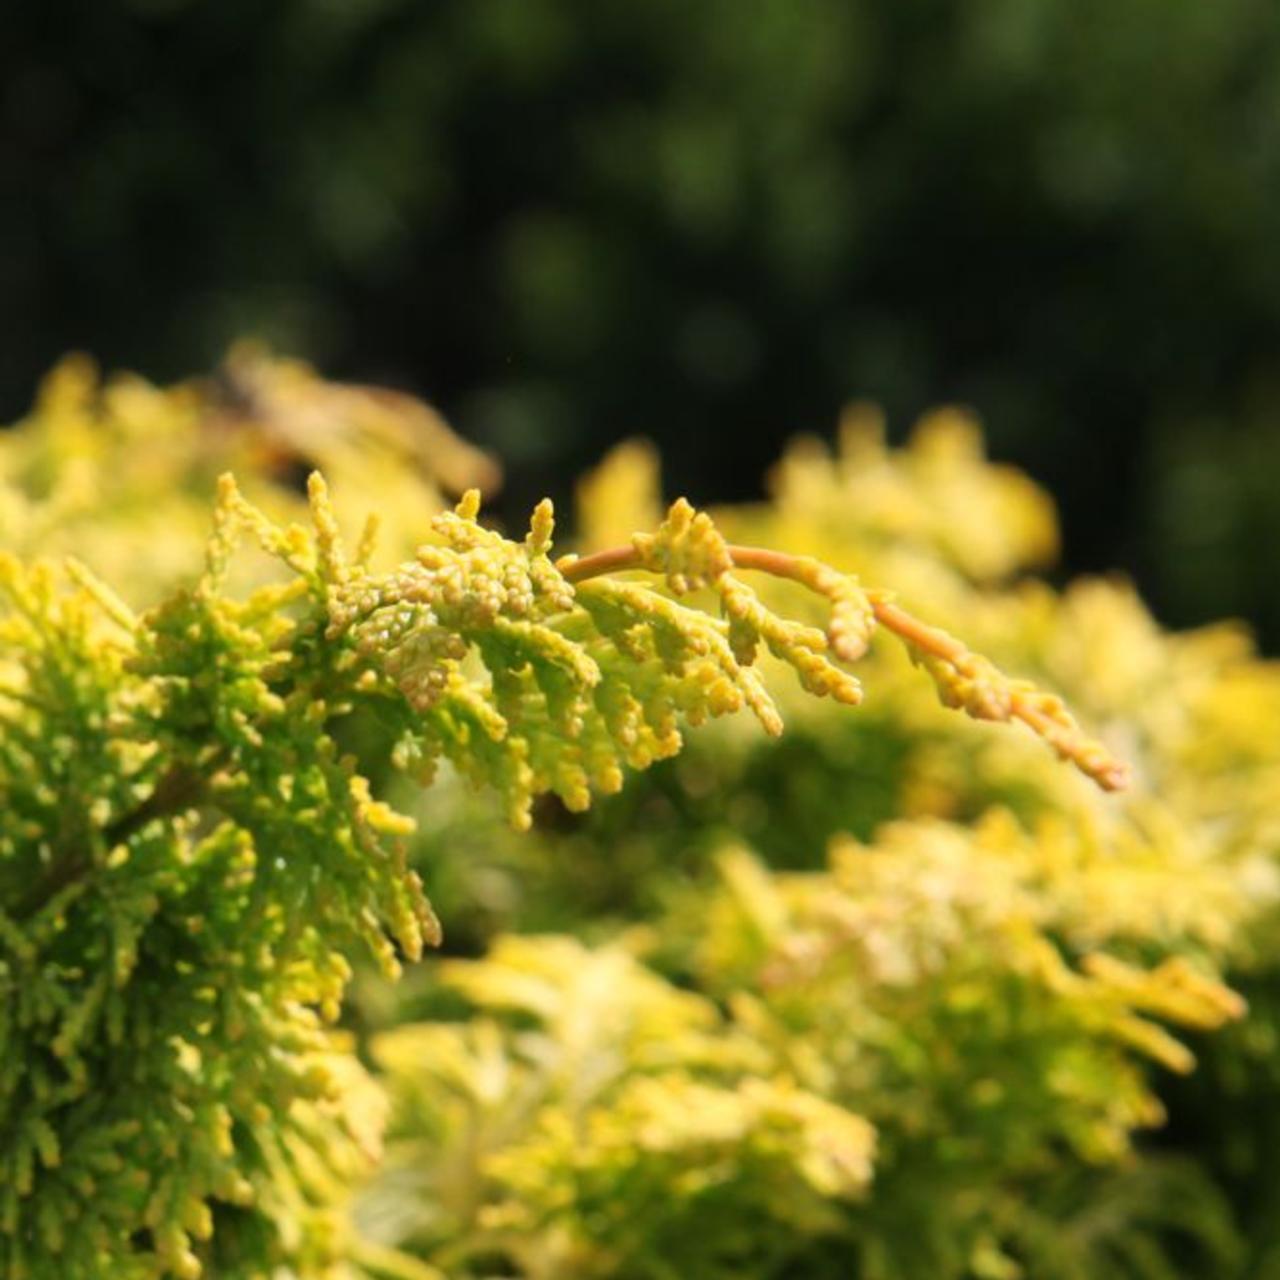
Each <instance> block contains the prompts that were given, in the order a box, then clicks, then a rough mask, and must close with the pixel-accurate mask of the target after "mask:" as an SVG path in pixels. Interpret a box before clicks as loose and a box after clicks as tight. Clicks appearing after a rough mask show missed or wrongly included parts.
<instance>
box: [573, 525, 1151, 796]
mask: <svg viewBox="0 0 1280 1280" xmlns="http://www.w3.org/2000/svg"><path fill="white" fill-rule="evenodd" d="M726 549H727V551H728V552H729V558H730V560H731V561H732V562H733V566H734V568H736V569H757V570H759V571H760V572H762V573H768V574H772V575H773V576H774V577H775V578H787V579H790V580H791V581H793V582H799V583H801V584H803V585H810V579H809V576H808V575H807V574H806V571H805V566H804V565H803V564H802V562H801V561H800V560H799V559H798V558H797V557H796V556H793V555H789V554H788V553H787V552H785V551H773V550H770V549H769V548H767V547H741V546H734V545H732V544H730V545H729V546H728V547H727V548H726ZM556 567H557V568H558V569H559V570H560V572H561V573H562V574H563V575H564V576H565V577H566V578H567V579H568V580H569V581H570V582H582V581H585V580H586V579H587V578H595V577H599V576H600V575H601V574H605V573H619V572H621V571H623V570H626V569H642V568H644V565H643V563H642V561H641V556H640V553H639V552H638V551H637V550H636V549H635V548H634V547H610V548H609V549H608V550H607V551H596V552H593V553H592V554H591V555H588V556H582V557H581V558H579V557H577V556H564V557H562V558H561V559H560V560H558V561H557V562H556ZM867 599H868V601H869V602H870V604H871V610H872V612H873V613H874V614H875V618H876V621H877V622H878V623H879V624H880V625H881V626H882V627H884V629H885V630H886V631H891V632H893V634H894V635H896V636H898V638H899V639H901V640H903V641H904V642H905V643H906V644H907V645H908V646H910V648H912V649H913V650H915V651H916V652H918V653H923V654H928V655H929V656H931V657H934V658H938V659H940V660H941V661H943V662H946V663H947V664H949V665H950V666H952V667H955V668H961V667H962V666H963V664H964V663H966V662H967V661H969V660H970V659H971V658H972V657H973V654H972V653H971V652H970V650H969V649H967V648H966V647H965V645H964V644H963V643H962V642H961V641H959V640H957V639H956V638H955V636H953V635H949V634H948V633H947V632H946V631H943V630H942V629H941V628H940V627H933V626H930V625H929V624H928V623H927V622H922V621H921V620H920V619H919V618H917V617H916V616H915V615H914V614H911V613H908V612H907V611H906V610H905V609H902V608H900V607H899V606H898V605H896V604H894V603H893V602H892V601H891V600H889V599H888V598H887V597H886V596H885V595H884V594H883V593H882V592H879V591H868V592H867ZM1008 714H1009V717H1010V718H1011V719H1015V720H1021V721H1022V723H1023V724H1025V725H1026V726H1027V727H1028V728H1030V729H1031V730H1032V731H1033V732H1035V733H1037V734H1039V736H1040V737H1042V738H1044V739H1045V741H1046V742H1048V743H1050V744H1051V745H1052V746H1053V747H1054V748H1055V750H1057V752H1058V753H1059V754H1060V755H1062V756H1063V757H1064V758H1067V759H1071V760H1074V761H1075V762H1076V764H1077V765H1078V766H1079V767H1080V768H1081V769H1083V770H1084V772H1085V773H1087V774H1089V776H1090V777H1092V778H1093V779H1094V780H1095V781H1096V782H1097V783H1098V784H1099V785H1100V786H1101V787H1103V788H1104V789H1105V790H1107V791H1119V790H1121V789H1122V788H1123V787H1125V786H1127V785H1128V781H1129V769H1128V766H1127V765H1125V764H1124V763H1123V762H1122V761H1119V760H1115V759H1112V758H1111V757H1110V755H1108V754H1107V753H1106V752H1105V751H1103V750H1102V749H1101V748H1100V747H1099V746H1098V744H1096V743H1094V742H1091V741H1090V740H1089V739H1088V738H1087V737H1086V736H1085V735H1084V734H1083V733H1082V732H1081V731H1080V729H1079V728H1078V727H1077V726H1075V725H1074V723H1071V722H1068V723H1063V722H1062V721H1061V720H1057V719H1054V718H1053V717H1052V716H1049V715H1047V714H1046V713H1045V711H1044V709H1043V706H1042V705H1041V704H1040V702H1039V701H1038V700H1037V698H1036V696H1035V695H1034V694H1033V693H1026V692H1023V691H1021V690H1018V689H1014V690H1013V692H1012V693H1011V695H1010V698H1009V713H1008Z"/></svg>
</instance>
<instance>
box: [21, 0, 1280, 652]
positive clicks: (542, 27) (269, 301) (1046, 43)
mask: <svg viewBox="0 0 1280 1280" xmlns="http://www.w3.org/2000/svg"><path fill="white" fill-rule="evenodd" d="M0 300H2V302H3V307H4V320H3V323H2V326H0V421H12V420H13V419H15V418H17V417H19V416H20V415H21V414H22V413H23V412H24V410H25V409H26V407H27V405H28V404H29V403H30V397H31V394H32V391H33V388H34V385H35V382H36V380H37V379H38V377H39V375H40V374H41V373H42V371H43V370H44V369H45V368H47V367H48V366H49V365H50V364H51V363H52V362H53V361H54V360H55V359H56V358H57V356H58V355H60V354H61V353H62V352H63V351H65V350H67V349H68V348H72V347H78V348H83V349H86V350H89V351H91V352H93V353H94V354H96V355H97V356H98V357H99V359H100V360H101V361H102V362H103V364H104V365H106V366H108V367H122V366H123V367H129V368H134V369H139V370H141V371H142V372H144V373H146V374H147V375H149V376H152V377H154V378H158V379H169V378H174V377H178V376H182V375H185V374H188V373H191V372H195V371H199V370H201V369H204V368H207V367H208V366H210V365H211V364H212V363H213V362H214V361H215V360H216V359H217V358H218V356H219V354H220V353H221V351H222V350H223V348H224V347H225V346H226V344H227V343H228V342H229V341H230V340H231V339H232V338H233V337H235V336H237V335H242V334H247V333H255V334H259V335H262V336H265V337H267V338H268V339H270V340H271V341H273V342H274V343H276V344H277V345H279V346H280V347H281V348H283V349H286V350H289V351H293V352H298V353H300V354H303V355H306V356H309V357H311V358H313V359H315V360H316V361H317V362H318V363H319V364H320V365H321V366H322V368H323V369H324V370H325V371H326V372H328V373H330V374H333V375H339V376H346V377H356V378H360V379H369V380H373V379H377V380H383V381H386V382H389V383H392V384H396V385H400V386H404V387H408V388H411V389H414V390H416V391H419V392H421V393H424V394H425V395H427V396H429V397H430V398H431V399H433V400H434V401H435V402H436V403H437V404H438V405H439V406H440V407H442V408H443V409H444V411H445V412H446V414H447V415H448V416H449V417H450V418H451V420H452V421H453V422H454V423H455V424H456V425H457V426H458V427H459V428H460V429H461V430H462V431H463V432H464V433H466V434H467V435H469V436H470V437H472V438H474V439H477V440H479V441H482V442H483V443H485V444H487V445H489V446H491V447H493V448H494V449H496V450H497V451H498V452H499V453H500V454H501V455H502V456H503V458H504V459H505V461H506V463H507V466H508V471H509V476H510V482H509V486H508V490H507V496H506V498H505V499H504V501H506V502H507V503H509V504H510V509H511V510H512V511H513V512H514V511H515V510H517V509H518V508H520V507H522V506H524V505H526V504H527V503H528V501H530V500H531V499H532V498H533V497H534V496H535V495H536V494H538V493H541V492H542V491H544V490H546V491H550V492H552V493H553V494H559V495H561V496H563V495H564V494H565V493H566V492H567V491H568V488H569V485H570V483H571V478H572V476H573V475H574V474H575V473H576V472H577V471H578V470H579V469H580V468H581V467H582V466H583V465H584V464H587V463H588V462H590V461H592V460H594V459H595V458H597V457H598V456H599V455H600V454H601V453H602V452H603V451H604V449H605V448H606V447H607V446H608V445H609V444H610V443H611V442H613V441H615V440H617V439H619V438H621V437H623V436H626V435H629V434H635V433H644V434H646V435H649V436H650V437H652V438H654V439H655V440H657V441H658V442H659V444H660V445H661V446H662V448H663V451H664V454H665V457H666V463H667V471H668V476H669V479H670V481H671V484H672V487H673V488H678V489H681V490H687V491H688V492H689V493H690V495H691V496H693V497H694V498H695V499H697V500H702V501H707V500H713V499H724V498H729V497H741V496H750V495H752V494H756V493H758V492H759V491H760V486H761V478H762V475H763V472H764V471H765V469H766V467H767V466H768V464H769V462H770V461H771V460H772V459H773V458H775V457H776V456H777V454H778V451H779V449H780V447H781V445H782V442H783V441H784V440H785V439H786V438H787V437H788V436H789V435H791V434H793V433H795V432H797V431H800V430H808V431H827V430H829V429H830V427H831V426H832V424H833V423H834V420H835V416H836V414H837V411H838V409H839V407H840V405H841V404H842V403H843V402H844V401H846V400H847V399H849V398H851V397H855V396H859V397H865V396H869V397H873V398H875V399H877V400H879V401H881V402H882V403H883V404H884V405H885V407H886V408H887V409H888V411H889V413H890V415H891V419H892V421H893V422H894V424H895V429H896V430H897V431H898V432H900V433H901V432H904V431H905V429H906V427H907V426H908V425H909V423H910V421H911V419H912V417H913V415H915V414H917V413H918V412H919V411H920V410H922V409H924V408H926V407H927V406H930V405H933V404H935V403H938V402H940V401H961V402H965V403H968V404H970V405H972V406H973V407H974V408H976V409H977V410H978V411H979V412H980V413H981V415H982V416H983V418H984V419H985V421H986V424H987V429H988V433H989V439H990V443H991V449H992V452H993V453H994V455H995V456H997V457H999V458H1001V459H1007V460H1010V461H1014V462H1017V463H1018V464H1020V465H1022V466H1024V467H1026V468H1027V469H1028V470H1030V471H1031V472H1032V473H1033V474H1034V475H1035V476H1036V477H1037V478H1039V479H1040V480H1041V481H1043V482H1044V483H1045V484H1047V485H1048V486H1049V487H1050V488H1051V489H1052V490H1053V492H1054V493H1055V495H1056V496H1057V498H1058V499H1059V501H1060V503H1061V506H1062V509H1063V514H1064V519H1065V524H1066V533H1067V554H1068V564H1069V568H1071V569H1073V570H1089V569H1100V568H1106V567H1111V566H1119V567H1121V568H1124V569H1126V570H1128V571H1129V572H1131V573H1133V574H1135V575H1136V576H1137V578H1138V579H1139V581H1140V583H1141V584H1142V587H1143V589H1144V591H1145V592H1146V593H1147V595H1148V597H1149V598H1150V599H1151V600H1152V601H1153V602H1154V604H1155V605H1156V607H1157V609H1158V610H1159V612H1160V613H1161V615H1162V616H1163V617H1164V618H1165V619H1166V620H1167V621H1169V622H1170V623H1174V624H1190V623H1195V622H1198V621H1203V620H1207V619H1210V618H1213V617H1216V616H1218V615H1221V614H1226V613H1230V614H1238V615H1242V616H1245V617H1248V618H1249V619H1250V620H1251V621H1252V622H1253V623H1254V624H1255V626H1256V627H1257V628H1258V629H1259V630H1260V632H1261V633H1262V635H1263V636H1264V638H1265V641H1266V643H1267V644H1268V646H1270V647H1271V648H1273V649H1274V648H1276V647H1277V646H1280V554H1277V550H1276V548H1277V545H1278V544H1280V5H1277V4H1276V3H1275V0H1214V3H1212V4H1205V3H1204V2H1203V0H970V3H968V4H964V5H957V4H954V3H951V2H950V0H946V2H944V0H910V3H903V2H902V0H701V2H700V3H695V4H691V3H688V0H465V2H461V3H449V2H447V0H439V2H436V3H429V2H424V0H279V2H277V3H272V4H263V3H261V0H220V2H219V3H216V4H215V3H195V2H193V0H190V2H184V0H133V2H131V3H130V2H127V0H79V2H76V0H33V2H32V3H27V4H17V3H14V4H10V5H9V6H7V7H6V10H5V16H4V22H3V37H2V38H0Z"/></svg>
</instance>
